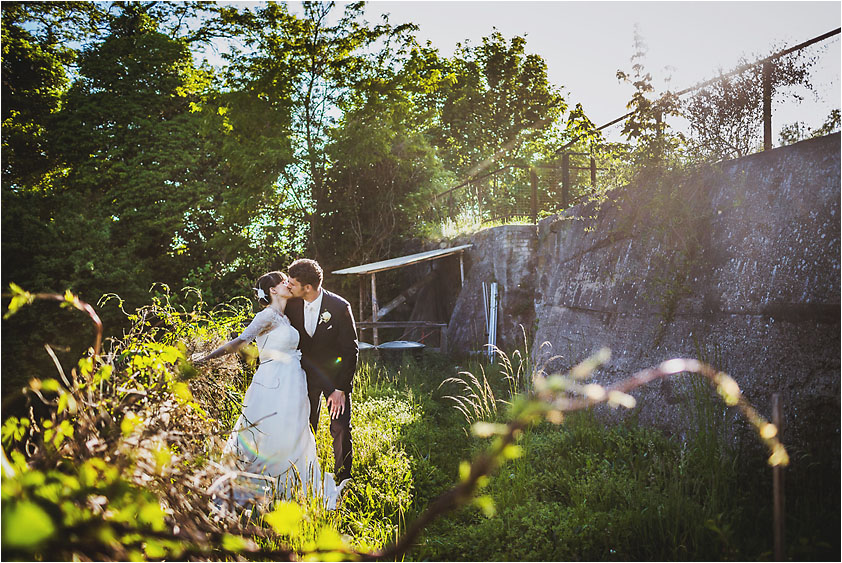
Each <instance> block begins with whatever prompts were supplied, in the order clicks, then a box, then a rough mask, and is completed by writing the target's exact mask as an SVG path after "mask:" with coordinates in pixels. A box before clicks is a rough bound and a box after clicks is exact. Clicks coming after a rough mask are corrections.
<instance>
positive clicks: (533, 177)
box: [529, 168, 538, 225]
mask: <svg viewBox="0 0 842 563" xmlns="http://www.w3.org/2000/svg"><path fill="white" fill-rule="evenodd" d="M529 179H530V181H531V183H532V224H533V225H537V224H538V174H536V173H535V169H534V168H530V169H529Z"/></svg>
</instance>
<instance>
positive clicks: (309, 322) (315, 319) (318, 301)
mask: <svg viewBox="0 0 842 563" xmlns="http://www.w3.org/2000/svg"><path fill="white" fill-rule="evenodd" d="M323 295H324V292H323V291H322V290H321V289H319V296H318V297H316V298H315V299H313V301H311V302H310V303H308V302H307V301H306V300H305V301H304V330H306V331H307V334H309V335H310V336H313V334H314V333H315V332H316V326H317V325H318V324H319V311H320V310H321V308H322V296H323Z"/></svg>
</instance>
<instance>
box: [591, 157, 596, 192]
mask: <svg viewBox="0 0 842 563" xmlns="http://www.w3.org/2000/svg"><path fill="white" fill-rule="evenodd" d="M591 187H592V188H595V187H596V159H595V158H594V157H591Z"/></svg>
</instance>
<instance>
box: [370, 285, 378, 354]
mask: <svg viewBox="0 0 842 563" xmlns="http://www.w3.org/2000/svg"><path fill="white" fill-rule="evenodd" d="M371 320H372V321H375V322H376V321H377V282H376V280H375V274H371ZM371 332H372V344H374V345H375V346H377V345H379V344H380V340H379V338H378V336H379V335H378V334H377V329H376V328H372V329H371Z"/></svg>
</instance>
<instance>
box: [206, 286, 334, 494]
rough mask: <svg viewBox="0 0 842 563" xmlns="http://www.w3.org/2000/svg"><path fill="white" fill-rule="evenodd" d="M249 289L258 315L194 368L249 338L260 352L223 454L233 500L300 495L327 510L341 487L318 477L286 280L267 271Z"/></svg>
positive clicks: (329, 477) (239, 346)
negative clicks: (231, 470)
mask: <svg viewBox="0 0 842 563" xmlns="http://www.w3.org/2000/svg"><path fill="white" fill-rule="evenodd" d="M254 289H255V291H256V292H257V301H258V303H260V304H261V305H262V306H263V310H262V311H260V312H259V313H257V315H255V317H254V319H253V320H252V321H251V323H250V324H249V325H248V327H247V328H246V329H245V330H244V331H243V333H242V334H241V335H240V336H238V337H237V338H235V339H233V340H231V341H229V342H226V343H225V344H223V345H222V346H220V347H219V348H217V349H216V350H214V351H213V352H211V353H210V354H207V355H205V356H202V357H200V358H198V359H196V360H194V362H193V363H194V364H201V363H204V362H207V361H208V360H211V359H213V358H217V357H219V356H223V355H225V354H231V353H234V352H237V351H239V350H240V349H242V348H243V347H244V346H246V345H247V344H248V343H249V342H251V341H253V340H255V341H256V342H257V346H258V348H259V350H260V366H259V367H258V368H257V371H256V372H255V374H254V378H253V379H252V382H251V385H249V388H248V390H247V391H246V395H245V398H244V399H243V411H242V414H241V415H240V417H239V419H238V420H237V423H236V424H235V425H234V430H233V432H232V434H231V437H230V438H229V439H228V442H227V444H226V446H225V449H224V453H225V454H233V456H234V460H235V465H236V466H237V472H236V473H237V478H236V480H235V481H236V485H237V487H236V489H235V490H236V491H237V493H236V494H235V500H236V501H237V502H238V503H240V504H243V503H244V501H245V502H249V501H252V502H259V501H261V500H271V499H273V498H276V497H282V498H288V497H291V496H293V494H294V493H295V492H296V490H300V491H301V492H303V493H305V494H307V493H309V494H310V495H312V496H314V497H317V498H318V497H321V498H323V499H324V503H325V506H326V507H327V508H329V509H335V508H336V504H337V501H338V497H339V495H340V493H341V488H342V487H337V486H336V483H335V480H334V477H333V474H331V473H326V474H325V475H324V479H322V476H321V470H320V467H319V460H318V458H317V456H316V440H315V438H314V437H313V432H312V430H311V429H310V423H309V420H310V401H309V400H308V398H307V377H306V375H305V373H304V370H303V369H302V367H301V352H300V351H299V350H298V349H297V348H298V338H299V335H298V331H297V330H296V329H295V328H293V327H292V325H290V322H289V319H288V318H287V317H286V316H285V315H284V308H285V307H286V303H287V299H289V298H290V297H292V294H291V293H290V291H289V289H288V288H287V277H286V276H285V275H284V274H283V273H282V272H269V273H267V274H264V275H263V276H261V277H260V279H258V280H257V287H256V288H254ZM328 407H330V405H328ZM229 476H230V474H229ZM219 484H220V481H218V482H217V483H215V484H214V486H212V487H211V490H210V491H209V492H213V490H214V489H215V488H216V487H217V486H218V485H219ZM232 488H233V487H232ZM299 488H300V489H299ZM261 497H262V498H261Z"/></svg>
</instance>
